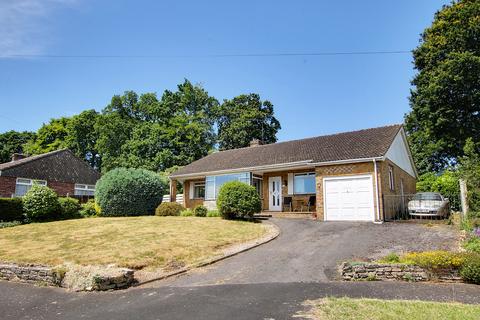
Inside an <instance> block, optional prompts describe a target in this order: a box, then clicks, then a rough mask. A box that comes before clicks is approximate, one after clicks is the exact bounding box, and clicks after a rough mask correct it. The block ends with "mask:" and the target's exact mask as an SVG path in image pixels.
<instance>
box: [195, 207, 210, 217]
mask: <svg viewBox="0 0 480 320" xmlns="http://www.w3.org/2000/svg"><path fill="white" fill-rule="evenodd" d="M207 213H208V209H207V208H205V206H202V205H201V204H200V205H198V206H196V207H195V208H193V215H194V216H195V217H206V216H207Z"/></svg>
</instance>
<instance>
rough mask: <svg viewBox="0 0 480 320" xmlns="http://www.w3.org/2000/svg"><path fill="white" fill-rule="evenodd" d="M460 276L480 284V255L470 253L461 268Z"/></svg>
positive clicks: (467, 280)
mask: <svg viewBox="0 0 480 320" xmlns="http://www.w3.org/2000/svg"><path fill="white" fill-rule="evenodd" d="M460 276H461V277H462V279H464V280H465V281H466V282H470V283H475V284H480V255H479V254H472V255H470V256H469V257H468V258H467V259H466V260H465V263H464V264H463V266H462V268H461V269H460Z"/></svg>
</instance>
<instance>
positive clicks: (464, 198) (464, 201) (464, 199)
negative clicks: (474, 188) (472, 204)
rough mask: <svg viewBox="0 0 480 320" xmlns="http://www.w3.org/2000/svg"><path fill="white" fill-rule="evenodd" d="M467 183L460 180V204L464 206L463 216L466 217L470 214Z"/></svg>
mask: <svg viewBox="0 0 480 320" xmlns="http://www.w3.org/2000/svg"><path fill="white" fill-rule="evenodd" d="M467 191H468V190H467V183H466V182H465V180H463V179H460V203H461V205H462V215H463V217H465V216H466V215H467V213H468V210H469V208H468V195H467Z"/></svg>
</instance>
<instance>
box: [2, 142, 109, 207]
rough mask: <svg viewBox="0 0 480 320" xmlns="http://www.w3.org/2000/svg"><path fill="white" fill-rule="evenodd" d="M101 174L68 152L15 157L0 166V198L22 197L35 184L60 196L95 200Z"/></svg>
mask: <svg viewBox="0 0 480 320" xmlns="http://www.w3.org/2000/svg"><path fill="white" fill-rule="evenodd" d="M98 179H100V173H99V172H98V171H96V170H95V169H93V168H92V167H90V166H89V165H88V164H87V163H86V162H85V161H83V160H82V159H80V158H78V157H77V156H75V155H74V154H73V152H72V151H70V150H68V149H62V150H56V151H52V152H48V153H44V154H40V155H36V156H31V157H25V156H24V155H21V154H14V155H13V157H12V161H10V162H6V163H2V164H0V197H8V198H9V197H21V196H23V195H24V194H25V193H27V191H28V190H29V189H30V188H31V187H32V185H33V184H34V183H38V184H40V185H44V186H48V187H50V188H52V189H53V190H55V192H56V193H57V194H58V195H60V196H79V197H80V196H93V194H94V192H95V183H96V182H97V180H98Z"/></svg>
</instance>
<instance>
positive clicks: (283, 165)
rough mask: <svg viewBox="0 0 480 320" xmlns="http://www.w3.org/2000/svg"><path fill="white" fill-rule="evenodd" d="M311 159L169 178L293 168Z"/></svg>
mask: <svg viewBox="0 0 480 320" xmlns="http://www.w3.org/2000/svg"><path fill="white" fill-rule="evenodd" d="M312 161H313V160H304V161H295V162H286V163H278V164H270V165H265V166H256V167H244V168H237V169H226V170H217V171H206V172H196V173H189V174H180V175H171V176H170V179H185V178H196V177H198V178H201V177H204V176H214V175H222V174H230V173H239V172H246V171H259V170H269V169H281V168H293V167H298V166H305V165H311V164H312ZM312 166H313V165H312Z"/></svg>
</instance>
